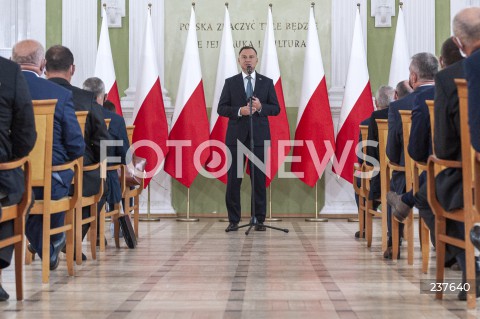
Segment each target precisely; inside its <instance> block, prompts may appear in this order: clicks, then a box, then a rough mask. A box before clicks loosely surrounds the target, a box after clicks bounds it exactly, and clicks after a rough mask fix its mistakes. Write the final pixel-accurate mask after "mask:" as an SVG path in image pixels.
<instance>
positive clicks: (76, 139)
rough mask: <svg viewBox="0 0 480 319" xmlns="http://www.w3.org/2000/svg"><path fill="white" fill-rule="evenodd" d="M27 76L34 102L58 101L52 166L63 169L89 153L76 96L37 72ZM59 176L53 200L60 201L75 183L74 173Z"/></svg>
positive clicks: (55, 177)
mask: <svg viewBox="0 0 480 319" xmlns="http://www.w3.org/2000/svg"><path fill="white" fill-rule="evenodd" d="M23 75H24V76H25V79H26V80H27V83H28V87H29V91H30V95H31V96H32V99H34V100H44V99H57V100H58V101H57V104H56V106H55V114H54V123H53V152H52V165H60V164H63V163H66V162H69V161H72V160H74V159H76V158H79V157H81V156H82V155H83V153H84V151H85V142H84V140H83V136H82V131H81V130H80V125H78V121H77V117H76V116H75V110H74V108H73V100H72V93H71V92H70V91H68V90H66V89H64V88H62V87H61V86H59V85H57V84H55V83H52V82H51V81H47V80H45V79H42V78H40V77H39V76H38V75H37V74H36V73H34V72H31V71H23ZM57 174H58V175H57ZM57 174H55V176H53V177H52V178H54V179H55V180H56V181H58V182H59V183H54V182H52V199H58V198H61V197H63V196H65V195H66V194H68V189H69V187H70V184H71V182H72V179H73V171H72V170H66V171H61V172H58V173H57ZM57 177H60V179H58V178H57ZM37 198H39V197H37Z"/></svg>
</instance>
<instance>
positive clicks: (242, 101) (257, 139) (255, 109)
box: [217, 46, 280, 232]
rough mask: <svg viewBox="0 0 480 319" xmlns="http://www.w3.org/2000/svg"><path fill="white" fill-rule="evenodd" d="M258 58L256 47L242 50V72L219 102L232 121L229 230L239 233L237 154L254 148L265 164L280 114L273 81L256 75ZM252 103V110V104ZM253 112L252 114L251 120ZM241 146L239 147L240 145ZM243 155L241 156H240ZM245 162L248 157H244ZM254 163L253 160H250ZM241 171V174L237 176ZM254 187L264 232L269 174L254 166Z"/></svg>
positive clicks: (222, 112) (221, 112)
mask: <svg viewBox="0 0 480 319" xmlns="http://www.w3.org/2000/svg"><path fill="white" fill-rule="evenodd" d="M257 62H258V57H257V51H256V50H255V48H253V47H250V46H246V47H243V48H241V49H240V52H239V57H238V63H239V64H240V67H241V68H242V73H239V74H237V75H235V76H233V77H231V78H228V79H226V80H225V85H224V87H223V90H222V94H221V96H220V100H219V102H218V110H217V112H218V114H219V115H220V116H225V117H228V118H229V121H228V128H227V134H226V139H225V140H226V144H227V147H228V150H229V152H230V154H231V160H232V161H231V165H230V167H229V169H228V175H227V176H228V177H227V192H226V196H225V197H226V204H227V210H228V219H229V221H230V223H229V225H228V227H227V229H226V230H225V231H227V232H228V231H233V230H237V226H238V222H239V221H240V213H241V207H240V185H241V183H242V176H238V175H241V173H240V170H241V171H242V172H243V163H237V161H238V159H237V154H238V153H239V151H240V150H239V149H238V146H239V143H242V144H243V145H245V146H246V147H247V148H248V149H251V147H253V153H254V155H255V157H257V158H258V159H259V160H260V161H261V162H262V163H263V162H264V150H265V145H266V144H267V145H268V143H269V141H270V127H269V123H268V116H276V115H278V114H279V113H280V106H279V104H278V100H277V95H276V93H275V88H274V86H273V81H272V80H271V79H269V78H267V77H265V76H263V75H261V74H258V73H256V71H255V66H256V65H257ZM249 100H250V101H251V107H252V109H251V110H250V106H249V105H248V104H249V103H248V101H249ZM250 111H251V112H252V115H251V117H250ZM250 120H252V122H253V127H254V129H253V130H254V131H253V143H254V145H250V144H251V142H250V139H251V135H250V134H251V133H252V132H250ZM237 144H238V145H237ZM239 155H241V154H239ZM244 161H245V156H244ZM249 162H250V161H249ZM237 164H238V165H242V166H241V167H242V169H240V168H239V169H237ZM237 171H238V173H237ZM253 173H254V180H253V181H252V186H253V185H254V188H255V193H253V192H252V197H254V198H255V203H254V204H252V206H253V205H255V207H252V211H253V210H254V211H255V217H256V220H257V222H258V225H256V226H255V230H257V231H264V230H265V226H263V222H264V221H265V213H266V189H265V179H266V177H265V173H264V172H262V170H260V169H259V168H258V165H255V166H254V171H253Z"/></svg>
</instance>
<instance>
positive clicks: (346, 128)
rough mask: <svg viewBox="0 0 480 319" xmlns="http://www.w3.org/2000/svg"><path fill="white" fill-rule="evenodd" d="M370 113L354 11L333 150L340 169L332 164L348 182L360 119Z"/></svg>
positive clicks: (364, 61)
mask: <svg viewBox="0 0 480 319" xmlns="http://www.w3.org/2000/svg"><path fill="white" fill-rule="evenodd" d="M372 112H373V100H372V92H371V89H370V78H369V75H368V68H367V57H366V54H365V46H364V43H363V34H362V24H361V21H360V13H359V12H358V10H357V15H356V18H355V28H354V31H353V40H352V51H351V53H350V63H349V65H348V73H347V83H346V85H345V95H344V97H343V102H342V109H341V111H340V119H339V122H338V133H337V141H336V150H335V155H336V158H337V160H338V162H339V164H340V165H339V167H340V168H339V170H340V171H337V169H335V165H334V166H333V171H334V172H335V173H336V174H337V175H339V176H340V177H342V178H344V179H345V180H346V181H348V182H350V183H352V181H353V165H354V163H356V162H357V161H358V159H357V155H356V154H355V150H356V147H357V144H358V135H359V132H360V128H359V125H360V122H362V121H363V120H365V119H366V118H368V117H370V115H371V114H372ZM344 153H345V154H344ZM342 155H343V156H342ZM342 164H344V165H342Z"/></svg>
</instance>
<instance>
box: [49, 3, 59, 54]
mask: <svg viewBox="0 0 480 319" xmlns="http://www.w3.org/2000/svg"><path fill="white" fill-rule="evenodd" d="M46 15H47V17H46V19H47V25H46V32H47V35H46V49H48V48H49V47H51V46H52V45H55V44H61V43H62V0H48V1H47V8H46Z"/></svg>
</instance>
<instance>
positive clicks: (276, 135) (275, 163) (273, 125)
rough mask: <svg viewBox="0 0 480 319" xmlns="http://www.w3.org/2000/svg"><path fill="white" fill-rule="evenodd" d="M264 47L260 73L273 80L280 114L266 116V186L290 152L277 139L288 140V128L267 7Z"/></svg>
mask: <svg viewBox="0 0 480 319" xmlns="http://www.w3.org/2000/svg"><path fill="white" fill-rule="evenodd" d="M263 43H264V49H263V53H262V60H261V62H260V65H261V68H260V73H261V74H263V75H266V76H267V77H269V78H271V79H272V80H273V84H274V85H275V92H276V93H277V98H278V103H279V104H280V114H278V116H271V117H269V118H268V122H269V124H270V136H271V147H270V152H269V154H270V158H269V159H268V160H267V172H270V176H267V180H266V186H267V187H268V186H269V185H270V183H271V182H272V179H273V178H274V177H275V174H277V171H278V167H279V166H280V165H281V164H282V163H283V162H284V161H285V157H286V156H287V155H288V153H289V152H290V145H288V146H286V147H284V148H283V149H281V150H279V149H278V148H279V145H278V141H280V140H283V141H289V140H290V128H289V126H288V118H287V112H286V109H285V99H284V98H283V88H282V78H281V76H280V67H279V65H278V56H277V48H276V47H275V35H274V33H273V19H272V10H271V8H269V9H268V23H267V30H266V32H265V39H264V41H263Z"/></svg>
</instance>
